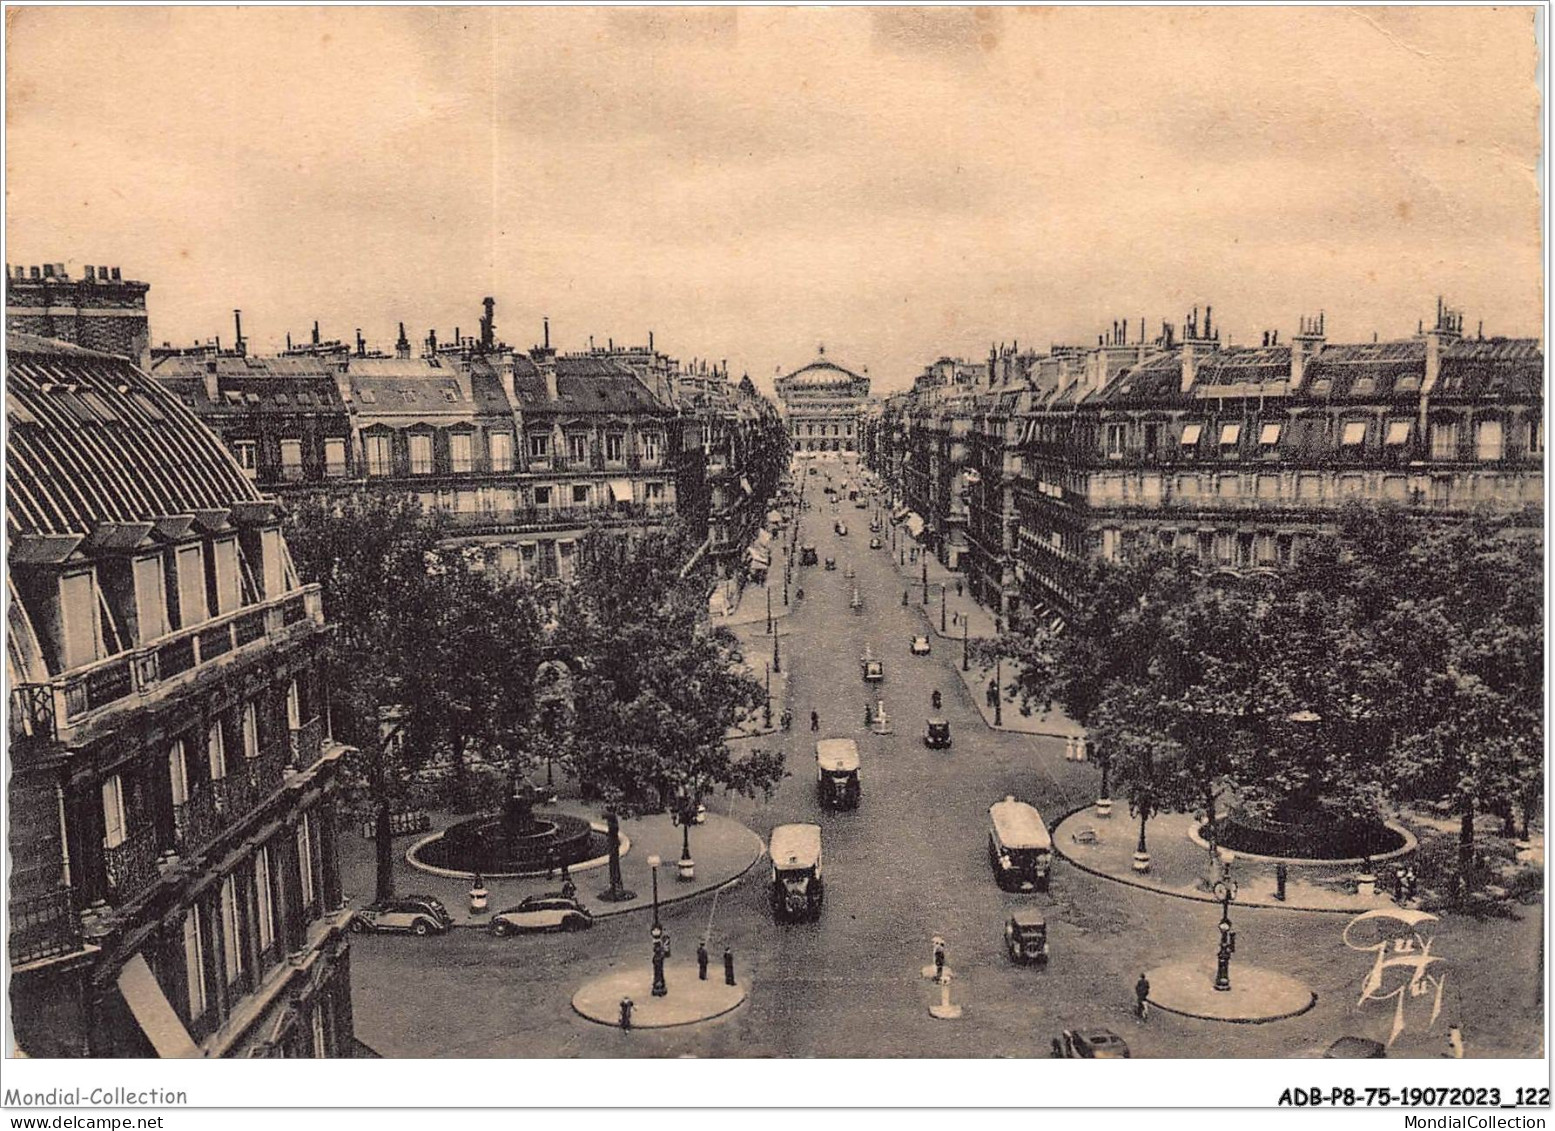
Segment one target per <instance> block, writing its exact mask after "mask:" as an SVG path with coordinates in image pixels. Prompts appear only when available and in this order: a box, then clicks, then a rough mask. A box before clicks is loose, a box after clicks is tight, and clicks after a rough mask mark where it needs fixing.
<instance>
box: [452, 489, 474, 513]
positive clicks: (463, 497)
mask: <svg viewBox="0 0 1555 1131" xmlns="http://www.w3.org/2000/svg"><path fill="white" fill-rule="evenodd" d="M475 501H476V500H475V492H474V491H463V490H460V491H455V492H454V510H455V511H456V512H457V513H459V514H474V513H475Z"/></svg>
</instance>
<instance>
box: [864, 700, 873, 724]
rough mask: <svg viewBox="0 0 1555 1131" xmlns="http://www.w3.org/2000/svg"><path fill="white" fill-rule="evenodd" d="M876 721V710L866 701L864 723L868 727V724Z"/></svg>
mask: <svg viewBox="0 0 1555 1131" xmlns="http://www.w3.org/2000/svg"><path fill="white" fill-rule="evenodd" d="M874 721H875V713H874V711H872V710H871V709H870V706H869V704H868V703H867V702H866V703H865V704H864V725H865V726H866V727H867V726H869V724H870V723H872V722H874Z"/></svg>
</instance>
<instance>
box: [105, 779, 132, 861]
mask: <svg viewBox="0 0 1555 1131" xmlns="http://www.w3.org/2000/svg"><path fill="white" fill-rule="evenodd" d="M102 791H103V847H104V848H118V847H119V845H121V844H123V843H124V838H125V835H126V832H125V820H124V782H123V779H121V778H120V777H119V775H118V774H110V775H109V776H108V777H106V778H104V779H103V785H102Z"/></svg>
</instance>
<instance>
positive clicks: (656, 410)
mask: <svg viewBox="0 0 1555 1131" xmlns="http://www.w3.org/2000/svg"><path fill="white" fill-rule="evenodd" d="M513 387H514V389H515V390H516V392H517V394H518V404H517V405H516V406H515V407H516V408H518V409H519V410H520V411H522V412H523V413H524V414H525V415H526V416H539V415H547V414H556V415H560V416H582V415H603V416H640V415H644V414H647V415H652V416H668V415H672V414H673V411H674V410H673V409H672V408H671V407H670V406H669V405H667V404H665V403H664V402H663V401H662V400H660V399H659V398H658V397H656V396H654V395H653V392H652V390H650V389H649V388H648V386H647V385H645V384H643V382H642V380H641V379H640V378H639V377H638V376H637V374H636V373H634V372H633V371H632V370H631V369H630V368H629V367H628V366H625V365H623V364H621V363H620V362H618V361H613V360H611V359H610V358H608V357H590V356H588V355H576V356H565V355H564V356H561V357H558V358H556V391H557V398H556V400H554V401H553V400H551V399H550V398H549V397H548V396H547V395H546V388H545V377H544V376H543V375H542V374H541V372H540V370H539V368H538V366H536V365H535V363H534V361H533V360H532V359H530V358H527V357H523V356H518V357H515V358H514V359H513Z"/></svg>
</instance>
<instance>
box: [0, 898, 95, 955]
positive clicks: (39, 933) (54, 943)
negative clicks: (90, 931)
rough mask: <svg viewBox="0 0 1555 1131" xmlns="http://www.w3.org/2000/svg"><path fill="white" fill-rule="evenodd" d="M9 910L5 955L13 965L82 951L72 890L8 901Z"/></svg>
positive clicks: (78, 919)
mask: <svg viewBox="0 0 1555 1131" xmlns="http://www.w3.org/2000/svg"><path fill="white" fill-rule="evenodd" d="M6 910H7V912H8V915H7V921H8V922H9V924H10V933H9V936H8V939H7V945H6V954H7V956H8V957H9V960H10V963H11V965H12V966H21V965H23V964H25V963H28V962H38V961H41V960H42V959H45V958H57V957H58V956H60V955H62V954H72V953H74V952H75V951H78V950H80V949H81V920H80V918H79V917H78V916H77V914H76V907H75V893H74V892H73V891H72V890H71V889H70V888H59V889H57V890H55V891H50V892H44V893H42V894H41V895H29V896H23V897H21V898H20V899H12V900H8V901H7V903H6Z"/></svg>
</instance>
